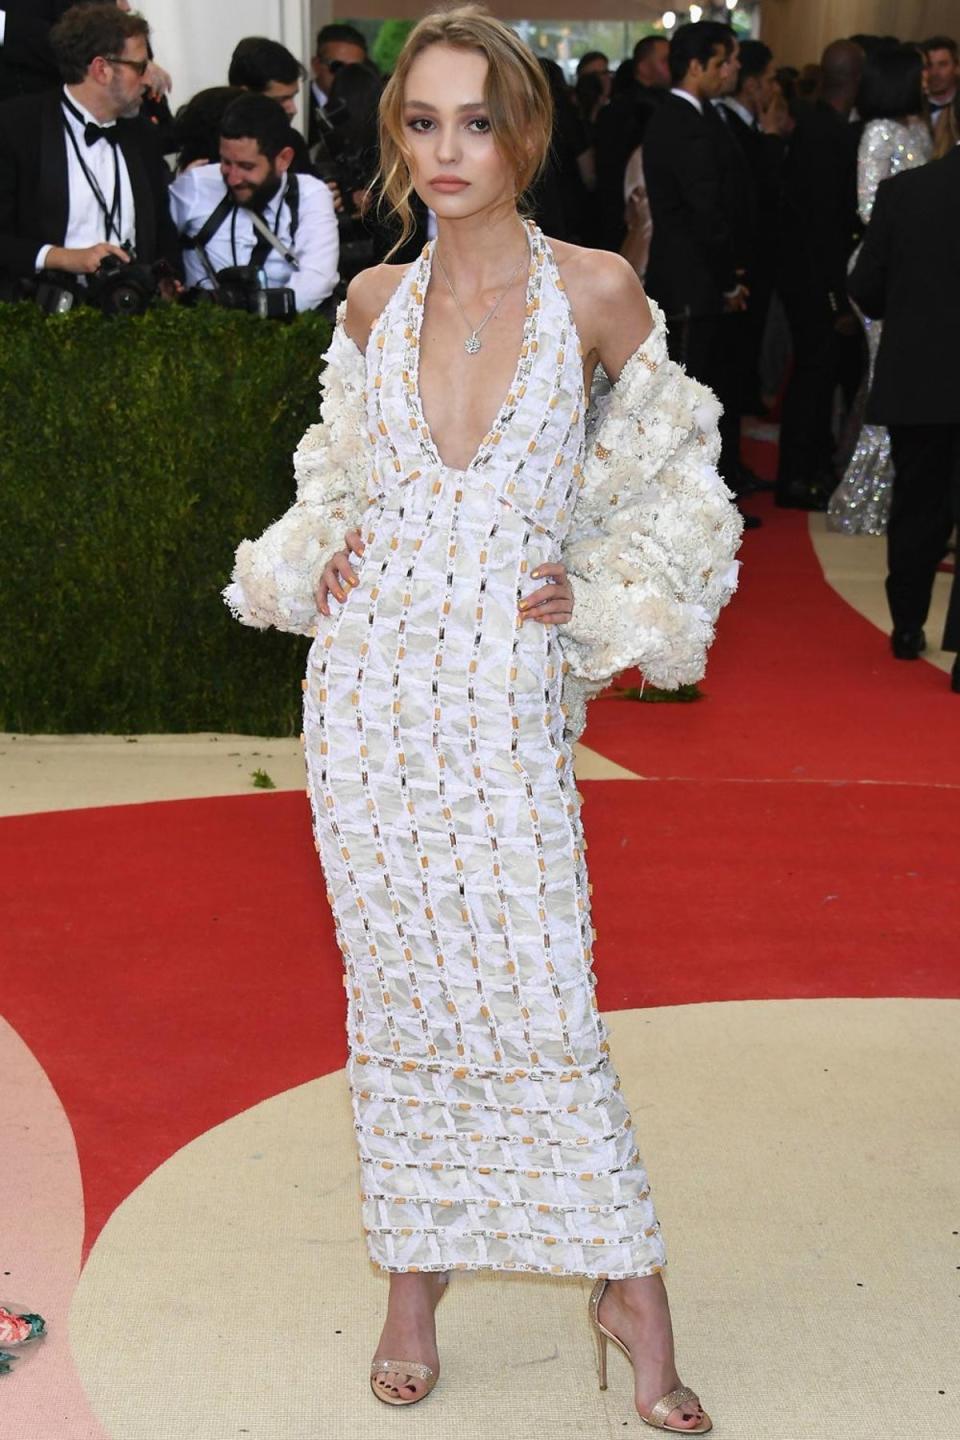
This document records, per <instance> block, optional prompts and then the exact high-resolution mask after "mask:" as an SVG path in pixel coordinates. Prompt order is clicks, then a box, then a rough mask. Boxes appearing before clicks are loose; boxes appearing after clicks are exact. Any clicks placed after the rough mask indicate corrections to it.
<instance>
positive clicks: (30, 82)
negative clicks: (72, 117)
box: [0, 0, 72, 100]
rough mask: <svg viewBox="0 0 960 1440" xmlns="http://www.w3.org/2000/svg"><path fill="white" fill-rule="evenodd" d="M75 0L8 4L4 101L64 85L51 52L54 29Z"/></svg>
mask: <svg viewBox="0 0 960 1440" xmlns="http://www.w3.org/2000/svg"><path fill="white" fill-rule="evenodd" d="M71 3H72V0H4V3H3V4H2V5H0V9H2V10H5V11H6V13H7V26H6V32H5V38H4V42H3V44H2V45H0V100H7V99H9V98H10V97H11V96H13V95H26V94H30V93H32V92H33V91H35V90H51V89H53V90H55V89H57V88H58V86H59V85H60V84H61V80H60V72H59V70H58V69H57V62H56V61H55V60H54V58H53V51H52V50H51V48H50V29H51V27H52V26H53V25H55V24H56V22H57V21H58V20H59V19H60V17H61V15H62V14H63V13H64V11H66V10H69V8H70V5H71Z"/></svg>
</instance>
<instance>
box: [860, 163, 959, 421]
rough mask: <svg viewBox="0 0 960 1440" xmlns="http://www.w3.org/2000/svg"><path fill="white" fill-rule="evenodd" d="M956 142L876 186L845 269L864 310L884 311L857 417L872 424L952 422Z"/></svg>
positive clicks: (955, 397)
mask: <svg viewBox="0 0 960 1440" xmlns="http://www.w3.org/2000/svg"><path fill="white" fill-rule="evenodd" d="M958 234H960V148H958V147H956V146H955V147H954V148H953V150H952V151H951V152H950V153H949V154H948V155H946V156H945V157H944V159H943V160H933V161H931V162H930V164H929V165H923V166H921V168H920V169H918V170H904V171H902V172H901V174H899V175H896V176H894V177H893V178H892V179H890V180H884V181H883V183H882V184H881V185H880V187H879V189H878V190H877V198H876V200H875V202H874V206H873V214H872V216H871V218H870V225H869V227H868V229H867V233H866V236H865V237H864V241H863V246H862V248H861V250H860V254H859V256H858V257H857V262H856V264H855V266H854V268H853V271H852V273H851V275H850V279H849V288H850V294H851V295H852V296H853V298H854V300H855V301H856V303H857V304H858V305H859V307H860V309H861V310H862V311H863V312H864V314H865V315H869V316H870V318H871V319H882V320H883V331H882V334H881V337H880V350H879V353H878V355H877V365H876V372H875V375H874V381H873V388H872V390H871V391H870V398H869V401H868V403H867V414H866V418H867V420H868V421H870V422H871V423H872V424H877V425H960V386H958V384H957V334H956V323H955V321H951V320H949V318H948V317H949V316H951V315H953V316H954V317H956V316H957V315H960V257H958V251H957V235H958Z"/></svg>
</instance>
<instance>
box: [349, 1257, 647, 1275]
mask: <svg viewBox="0 0 960 1440" xmlns="http://www.w3.org/2000/svg"><path fill="white" fill-rule="evenodd" d="M370 1263H371V1265H373V1266H374V1268H375V1269H377V1270H381V1271H383V1273H384V1274H387V1275H410V1274H424V1275H426V1274H434V1275H435V1274H446V1273H450V1274H452V1273H453V1271H455V1270H500V1271H505V1272H506V1273H507V1274H514V1273H520V1274H526V1275H553V1276H556V1277H557V1279H564V1278H567V1279H569V1278H571V1277H573V1276H576V1277H578V1278H580V1279H582V1280H642V1279H645V1278H646V1277H647V1276H648V1275H659V1274H660V1273H661V1272H662V1271H664V1270H666V1268H667V1261H666V1260H661V1261H659V1262H658V1263H657V1264H656V1265H648V1266H647V1267H646V1269H644V1270H627V1271H624V1272H623V1273H622V1274H621V1273H620V1272H618V1273H617V1274H613V1273H611V1272H610V1271H604V1270H567V1269H565V1268H564V1267H563V1266H561V1265H556V1266H554V1265H498V1264H497V1263H496V1262H495V1261H493V1260H483V1261H480V1262H478V1263H474V1262H472V1261H470V1262H468V1261H460V1262H459V1263H456V1264H452V1265H381V1263H380V1261H379V1260H374V1259H373V1257H372V1256H371V1257H370Z"/></svg>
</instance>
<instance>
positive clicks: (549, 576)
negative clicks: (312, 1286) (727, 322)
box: [227, 8, 742, 1434]
mask: <svg viewBox="0 0 960 1440" xmlns="http://www.w3.org/2000/svg"><path fill="white" fill-rule="evenodd" d="M550 118H551V117H550V98H549V91H548V90H547V87H546V82H545V80H544V78H543V75H542V72H541V70H540V67H539V65H538V64H537V62H536V59H535V57H534V56H533V55H532V54H531V53H530V52H529V51H528V50H527V48H526V47H525V46H524V45H522V43H521V42H520V41H519V40H518V38H517V37H516V36H515V35H514V34H513V33H512V32H511V31H509V30H507V29H506V28H505V27H504V26H502V25H501V24H500V22H498V21H496V20H494V19H492V18H491V17H489V16H488V15H487V14H486V13H485V12H482V11H478V10H475V9H472V8H467V9H465V10H463V11H452V12H449V13H448V14H446V15H444V16H433V17H427V19H426V20H424V21H422V22H421V23H420V25H419V26H418V27H417V29H416V30H415V31H414V32H413V34H412V35H411V37H410V38H409V40H408V42H407V45H406V47H405V50H404V52H403V55H402V56H401V57H400V60H399V62H398V64H397V67H396V69H395V70H394V74H393V77H392V79H391V81H390V83H389V85H388V86H387V89H386V91H385V93H384V97H383V101H382V106H381V136H382V143H381V156H382V164H383V168H384V175H385V179H384V192H385V196H386V198H387V200H388V201H389V202H391V203H393V204H395V205H396V206H397V207H398V210H397V213H398V214H399V215H400V216H401V218H405V217H407V218H408V213H409V212H408V210H407V207H406V206H405V204H404V199H405V196H407V195H409V193H410V191H409V188H408V182H409V185H410V186H413V187H415V188H416V190H417V192H418V194H420V195H421V197H422V198H423V199H424V200H425V201H426V202H427V203H428V205H429V206H430V207H431V209H433V210H434V211H435V213H436V215H437V217H438V233H437V236H436V238H435V239H434V240H431V241H430V242H429V243H428V244H427V245H426V246H425V248H424V250H423V251H422V253H421V256H420V258H419V260H417V261H415V262H414V263H413V264H412V265H409V266H394V265H381V266H376V267H373V268H372V269H371V270H369V271H365V272H363V273H362V274H361V275H359V276H358V277H357V278H356V279H355V280H354V281H353V282H352V283H351V286H350V289H349V292H348V298H347V303H346V306H345V307H341V312H340V313H339V314H338V323H337V327H336V330H335V333H334V337H333V342H332V344H331V347H330V350H329V351H328V353H327V357H326V360H327V364H326V369H325V371H324V375H323V384H324V387H325V397H324V401H323V405H322V416H323V421H322V423H321V424H320V425H316V426H312V427H311V430H310V431H308V433H307V435H306V436H305V437H304V440H303V441H302V442H301V445H300V447H299V449H298V453H297V457H296V469H297V475H298V481H299V486H298V498H297V503H296V504H295V505H294V506H293V507H292V508H291V509H290V510H289V511H288V512H287V514H286V515H285V516H283V517H281V519H280V520H278V521H277V522H276V523H275V524H274V525H273V526H271V527H270V529H269V530H268V531H266V532H265V533H264V535H263V536H261V537H260V539H259V540H257V541H256V542H253V543H251V542H249V541H247V542H244V543H243V544H242V545H241V546H240V548H239V550H238V552H237V564H236V569H235V572H234V575H235V578H234V581H233V584H232V585H231V586H230V587H228V591H227V599H228V602H229V603H230V605H231V607H232V608H233V609H234V611H235V613H236V614H237V615H238V617H239V618H240V619H242V620H244V621H245V622H246V623H248V624H251V625H258V626H263V625H276V626H277V627H279V628H282V629H288V630H299V631H305V632H308V633H312V634H314V635H315V639H314V643H313V646H312V647H311V651H310V655H309V659H308V664H307V677H306V680H305V684H304V689H305V696H304V702H305V703H304V732H305V734H304V741H305V748H306V759H307V770H308V777H309V793H310V797H311V802H312V806H313V816H314V832H315V837H316V843H317V848H318V850H319V852H320V857H321V860H322V863H323V869H324V874H325V877H326V881H327V886H328V896H329V899H330V903H331V908H332V910H333V915H334V920H335V923H336V927H337V935H338V940H339V943H340V948H341V950H342V952H343V957H344V963H345V971H346V974H345V986H346V992H347V1028H348V1036H349V1051H350V1053H349V1060H348V1065H347V1076H348V1081H349V1084H350V1091H351V1098H352V1102H353V1112H354V1121H355V1130H356V1135H357V1142H358V1147H359V1152H360V1178H361V1186H362V1192H361V1198H362V1213H363V1223H364V1230H365V1236H366V1241H367V1247H368V1250H369V1254H370V1256H371V1258H372V1259H373V1261H374V1262H375V1264H377V1265H378V1266H379V1267H380V1268H381V1269H382V1270H384V1271H387V1272H389V1274H390V1295H389V1302H388V1308H387V1319H386V1324H385V1325H384V1328H383V1333H382V1335H381V1338H380V1344H379V1345H378V1347H377V1351H376V1355H375V1357H374V1361H373V1367H372V1373H371V1384H372V1386H373V1390H374V1394H376V1396H377V1398H378V1399H380V1400H383V1401H385V1402H386V1403H389V1404H411V1403H414V1402H416V1401H418V1400H420V1399H422V1398H423V1397H424V1396H425V1395H427V1394H428V1393H430V1391H431V1390H432V1388H433V1385H434V1383H435V1381H436V1379H437V1375H438V1371H439V1361H438V1353H437V1343H436V1335H435V1329H434V1308H435V1306H436V1304H437V1302H438V1300H439V1298H440V1296H441V1295H442V1294H443V1292H444V1288H445V1285H446V1282H447V1280H448V1279H449V1276H450V1273H451V1272H452V1271H454V1270H457V1271H465V1270H476V1269H482V1268H487V1269H497V1270H508V1271H528V1272H534V1273H539V1274H546V1275H555V1276H564V1275H565V1276H579V1277H583V1278H585V1279H589V1280H591V1281H595V1282H596V1287H595V1289H594V1292H593V1295H592V1305H591V1309H590V1319H591V1323H592V1325H593V1329H594V1334H595V1336H596V1339H597V1343H598V1350H599V1351H600V1352H601V1353H602V1354H604V1355H605V1346H606V1341H607V1338H608V1336H610V1335H612V1336H613V1337H614V1339H615V1340H616V1341H617V1342H618V1343H619V1341H621V1340H622V1341H623V1342H624V1343H625V1344H626V1345H627V1346H628V1347H629V1350H630V1352H631V1353H632V1356H633V1363H634V1374H635V1384H634V1399H635V1403H636V1406H637V1409H638V1411H639V1413H640V1414H641V1416H642V1417H643V1418H644V1419H645V1420H646V1421H647V1422H648V1423H651V1424H656V1425H658V1426H659V1427H660V1428H662V1429H665V1428H669V1429H674V1430H678V1431H682V1432H684V1433H696V1434H703V1433H705V1432H706V1430H707V1429H708V1428H709V1427H710V1421H709V1419H708V1417H706V1416H705V1415H704V1413H703V1411H702V1410H701V1408H700V1405H699V1401H698V1400H697V1397H696V1396H695V1395H694V1393H693V1392H692V1391H691V1390H689V1389H687V1388H686V1387H683V1386H681V1385H680V1382H679V1377H678V1375H677V1371H676V1366H675V1361H674V1354H673V1339H672V1333H671V1324H670V1312H669V1307H668V1304H667V1297H666V1290H665V1287H664V1283H663V1278H662V1275H661V1271H662V1268H663V1264H664V1260H665V1255H664V1247H663V1241H662V1237H661V1234H660V1227H659V1224H658V1222H657V1218H656V1213H655V1210H654V1206H653V1200H652V1197H651V1192H650V1185H649V1181H648V1178H647V1173H646V1170H645V1168H644V1164H643V1161H642V1159H641V1157H640V1153H639V1151H638V1149H637V1137H636V1134H635V1132H634V1127H633V1122H632V1119H631V1116H630V1113H629V1111H628V1108H627V1105H626V1103H625V1100H624V1097H623V1095H622V1092H621V1087H620V1081H619V1078H618V1076H617V1072H616V1069H615V1067H614V1065H613V1063H612V1060H611V1057H610V1047H609V1042H608V1040H607V1038H606V1028H605V1025H604V1021H603V1019H602V1017H601V1015H600V1013H599V1010H598V1007H597V1003H596V999H595V995H594V985H595V976H594V974H593V970H592V944H593V932H592V926H591V918H590V898H589V886H588V882H587V870H586V859H585V853H584V850H585V847H584V841H583V832H582V828H581V822H580V807H579V799H580V797H579V795H578V793H577V789H576V783H575V778H574V773H573V749H572V745H573V741H574V739H575V738H576V736H577V735H578V733H579V731H580V730H581V729H582V726H583V702H584V697H585V696H586V695H588V694H590V693H592V692H593V691H596V690H597V689H599V688H601V686H602V684H603V682H604V679H605V678H608V677H609V676H611V675H612V674H613V673H615V672H616V671H618V670H620V669H622V668H624V667H625V666H627V665H630V664H639V665H640V666H641V668H642V669H643V671H644V674H645V675H646V677H647V678H648V679H649V680H650V681H651V682H652V683H654V684H657V685H667V686H669V687H676V685H678V684H680V683H683V682H684V681H688V680H693V679H697V678H699V676H700V675H702V673H703V668H704V664H705V653H706V648H707V646H708V645H709V643H710V641H711V639H712V636H713V624H714V621H715V620H716V616H717V612H718V610H719V609H720V607H721V605H722V604H724V603H725V602H726V600H727V599H729V596H730V594H731V592H732V590H733V588H734V586H735V583H736V566H735V564H734V562H733V554H734V553H735V551H736V548H737V544H738V541H739V537H740V531H741V529H742V522H741V520H740V517H739V515H738V512H737V510H736V508H735V506H734V505H733V504H732V503H731V496H730V494H729V492H728V491H727V490H726V488H725V487H724V486H723V484H722V482H721V481H720V479H719V476H718V475H717V471H716V464H715V462H716V459H717V456H718V454H719V434H718V425H717V421H718V415H719V410H718V406H717V404H716V401H715V398H714V397H713V396H712V395H711V394H710V392H709V391H707V390H706V389H705V388H704V387H703V386H701V385H698V384H697V382H696V381H693V380H691V379H689V378H688V377H687V376H686V375H685V374H684V373H683V371H682V370H681V369H680V368H679V367H678V366H676V365H674V364H673V363H672V362H671V361H670V360H669V358H668V356H667V351H666V336H665V324H664V320H663V316H662V315H661V314H660V312H659V311H658V310H657V309H656V307H651V306H649V305H648V303H647V300H646V297H645V296H644V294H643V290H642V288H641V286H640V283H639V281H638V280H637V278H636V276H635V274H634V273H633V271H632V270H631V268H630V266H629V265H628V264H627V262H626V261H624V260H623V259H621V257H619V256H616V255H609V254H605V253H602V252H598V251H588V250H582V249H580V248H578V247H577V246H573V245H564V244H561V243H560V242H553V241H548V240H547V239H546V238H545V236H544V235H543V234H542V232H541V231H540V230H539V229H538V228H537V227H536V226H535V225H534V224H532V223H531V222H529V221H524V220H523V219H522V218H521V216H520V214H519V212H518V205H517V201H518V194H519V193H522V192H523V190H525V189H526V188H527V186H528V184H529V182H530V181H531V179H532V178H533V176H534V175H535V174H536V171H537V169H538V167H539V165H540V164H541V163H542V159H543V157H544V155H545V153H546V148H547V145H548V143H549V137H550V131H551V126H550ZM601 367H602V370H603V371H604V372H605V374H606V376H607V377H609V382H612V388H611V383H609V382H608V383H606V386H605V390H606V393H605V394H604V395H603V398H602V399H601V398H600V394H599V392H600V391H602V390H603V389H604V385H603V383H601V384H599V385H598V386H597V392H598V395H597V399H596V400H595V401H594V402H593V403H590V404H589V405H588V397H589V396H590V393H591V381H592V379H593V377H594V370H595V369H597V370H598V371H599V370H600V369H601ZM598 378H599V376H598ZM498 402H499V404H500V408H499V410H497V409H496V406H497V404H498ZM491 416H493V417H494V418H493V420H492V421H491ZM344 532H347V548H346V549H343V548H342V547H343V543H344V541H343V536H344ZM318 610H319V615H318V613H317V612H318ZM571 612H572V613H571ZM398 1357H402V1358H398ZM601 1373H603V1371H601Z"/></svg>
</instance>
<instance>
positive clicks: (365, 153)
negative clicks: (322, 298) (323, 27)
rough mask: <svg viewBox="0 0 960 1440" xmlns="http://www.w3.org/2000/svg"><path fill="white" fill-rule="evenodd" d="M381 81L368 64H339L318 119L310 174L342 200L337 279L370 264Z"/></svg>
mask: <svg viewBox="0 0 960 1440" xmlns="http://www.w3.org/2000/svg"><path fill="white" fill-rule="evenodd" d="M382 89H383V82H382V81H381V79H380V77H379V75H378V74H377V73H376V71H375V70H374V69H373V67H372V66H371V65H369V64H349V65H347V64H340V63H337V69H336V70H335V71H334V74H333V80H332V82H331V84H330V90H329V91H328V92H327V103H326V105H325V106H324V108H323V110H322V111H321V112H320V115H319V117H318V125H317V128H318V133H319V139H318V140H317V143H316V145H315V146H314V147H313V150H312V152H311V153H312V157H313V165H314V170H315V172H316V174H317V175H319V176H320V177H321V178H322V179H324V180H326V181H327V183H328V184H329V185H330V186H331V187H332V188H333V187H335V188H336V191H337V193H339V194H340V195H341V196H342V207H341V209H340V211H339V215H338V218H339V223H340V279H341V286H342V287H344V288H345V287H346V285H347V284H348V283H349V281H350V280H352V279H353V277H354V275H356V274H358V273H359V272H360V271H361V270H363V269H366V267H367V266H368V265H372V264H373V263H374V254H375V247H374V239H373V236H372V234H371V231H370V228H369V227H368V225H367V224H366V216H367V215H368V212H369V211H370V208H371V206H372V204H373V202H374V194H373V190H372V184H373V178H374V176H375V174H376V171H377V165H378V162H379V141H378V135H377V108H378V105H379V103H380V93H381V91H382Z"/></svg>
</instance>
